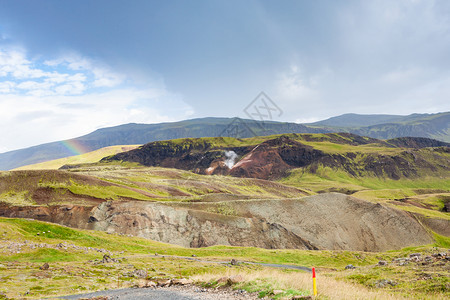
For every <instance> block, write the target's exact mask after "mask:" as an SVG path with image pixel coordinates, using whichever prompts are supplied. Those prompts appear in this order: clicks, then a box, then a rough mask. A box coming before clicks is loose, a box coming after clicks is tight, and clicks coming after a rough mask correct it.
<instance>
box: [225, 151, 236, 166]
mask: <svg viewBox="0 0 450 300" xmlns="http://www.w3.org/2000/svg"><path fill="white" fill-rule="evenodd" d="M225 157H226V159H225V165H226V166H227V167H228V169H231V168H232V167H233V166H234V162H235V161H236V158H237V154H236V152H234V151H232V150H230V151H225Z"/></svg>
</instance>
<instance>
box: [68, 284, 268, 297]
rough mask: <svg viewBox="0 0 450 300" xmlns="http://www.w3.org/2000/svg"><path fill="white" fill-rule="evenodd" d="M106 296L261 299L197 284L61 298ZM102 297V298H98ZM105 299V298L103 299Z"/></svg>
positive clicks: (243, 293) (122, 290)
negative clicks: (205, 287)
mask: <svg viewBox="0 0 450 300" xmlns="http://www.w3.org/2000/svg"><path fill="white" fill-rule="evenodd" d="M96 297H105V298H104V299H108V300H116V299H118V300H131V299H144V300H145V299H152V300H216V299H221V300H222V299H223V300H249V299H259V298H258V297H257V295H256V294H250V293H248V292H246V291H243V290H232V289H204V288H200V287H197V286H192V285H191V286H172V287H165V288H127V289H118V290H108V291H100V292H95V293H89V294H80V295H72V296H65V297H61V299H90V298H94V299H95V298H96ZM98 299H101V298H98ZM102 300H103V299H102Z"/></svg>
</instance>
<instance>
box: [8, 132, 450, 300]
mask: <svg viewBox="0 0 450 300" xmlns="http://www.w3.org/2000/svg"><path fill="white" fill-rule="evenodd" d="M121 147H122V149H125V150H129V149H130V150H129V151H125V152H120V153H113V154H112V155H109V156H107V157H104V158H102V159H100V158H99V157H98V155H90V156H89V155H88V156H86V155H84V158H80V159H78V158H76V157H74V158H71V159H70V160H67V159H64V160H59V161H56V162H51V161H50V162H47V163H42V164H40V165H39V166H38V167H36V166H30V167H27V166H24V167H22V168H21V169H20V170H16V171H5V172H1V173H0V199H1V202H0V216H1V217H2V218H1V219H0V224H3V225H2V226H3V227H4V228H16V227H14V226H19V227H20V226H24V225H23V224H28V225H27V226H28V227H27V229H26V230H25V231H24V229H20V230H19V231H17V232H16V231H15V229H14V230H13V229H11V230H12V231H8V230H9V229H8V230H7V229H5V231H4V235H3V238H2V243H4V245H3V247H4V248H3V249H5V251H6V249H11V247H13V249H16V250H14V251H13V252H8V251H10V250H7V252H6V253H5V254H4V256H3V258H2V259H3V260H4V261H5V262H8V264H7V266H5V265H4V268H5V270H9V271H8V274H10V275H8V276H10V277H8V278H11V279H8V280H9V282H10V283H11V284H13V282H14V280H15V279H13V278H16V277H15V276H16V275H14V274H16V273H15V271H14V270H17V271H18V270H19V269H23V268H25V269H29V270H30V272H31V273H29V275H27V276H31V277H30V278H33V276H34V275H33V274H34V273H33V272H32V270H33V268H35V266H36V262H49V263H52V262H54V264H56V266H57V268H64V269H65V270H66V269H67V268H76V269H78V270H79V272H81V273H82V274H87V273H86V272H90V273H91V274H94V273H95V272H94V271H93V270H91V269H90V268H91V267H89V266H82V265H80V259H81V261H84V260H86V259H90V258H89V257H92V259H93V258H94V257H97V259H98V255H96V254H95V251H94V252H92V253H91V252H90V251H91V250H86V251H85V255H82V257H77V258H76V257H75V256H73V255H72V254H71V253H75V252H77V251H78V250H77V249H78V248H77V247H72V246H70V247H65V248H64V249H59V248H56V251H57V252H55V251H54V250H52V248H53V247H54V246H51V245H56V244H58V243H61V242H62V241H66V242H67V241H68V240H72V241H73V242H74V243H75V244H77V245H86V246H87V245H89V247H94V246H93V245H97V246H95V247H99V245H100V244H102V245H104V246H102V247H106V244H104V242H100V241H98V242H97V241H96V240H97V237H100V236H101V237H102V239H104V238H107V239H108V240H109V239H110V237H111V238H114V239H116V237H117V238H118V239H120V240H121V242H120V244H114V245H115V246H112V247H113V248H111V249H114V251H116V252H114V251H113V252H111V253H112V254H114V253H115V254H114V255H115V256H120V255H122V254H118V253H119V252H121V251H124V253H125V254H126V257H127V258H126V259H127V261H132V262H133V263H132V265H133V268H136V269H140V268H144V269H145V270H146V272H148V274H149V275H148V276H146V278H153V279H152V280H157V278H161V277H162V278H169V279H170V278H177V277H178V278H179V277H180V276H181V277H183V276H188V277H191V278H197V279H196V280H199V281H198V282H199V283H198V284H213V285H214V286H215V285H216V284H217V283H211V282H215V280H217V277H216V276H218V275H214V274H220V273H221V272H222V274H224V273H223V272H225V269H226V267H225V269H223V268H222V267H220V268H211V266H209V265H207V266H206V265H205V266H204V267H201V265H202V264H203V263H200V262H198V263H196V262H192V266H195V267H192V268H187V269H186V270H185V271H181V270H183V269H184V267H180V268H181V269H180V270H179V272H178V271H176V269H171V268H175V265H177V264H179V265H180V266H181V265H185V263H182V261H183V260H182V258H173V259H170V260H169V261H165V260H162V261H161V258H159V257H158V256H156V257H148V258H145V259H144V258H143V257H142V253H144V252H145V253H154V252H163V253H165V254H174V255H177V256H189V255H193V254H195V255H196V256H203V254H202V253H209V254H207V255H206V258H207V260H208V259H211V260H217V259H218V258H219V257H222V258H220V259H219V260H222V261H223V258H226V259H230V260H231V258H237V259H241V260H244V261H250V262H251V261H254V262H267V263H280V262H283V263H288V264H294V265H300V266H308V267H309V266H317V267H319V270H322V271H319V274H320V273H322V274H323V276H325V277H329V278H332V279H330V280H334V281H336V283H333V284H338V285H340V283H339V282H342V284H343V285H345V284H356V289H363V290H364V293H368V295H370V296H368V298H367V299H379V298H381V299H390V298H389V297H394V298H395V297H402V295H406V293H407V290H409V289H410V288H411V287H414V289H416V292H415V293H416V294H415V295H416V296H417V297H418V298H420V297H422V296H421V295H425V293H426V292H425V291H426V290H428V291H431V292H432V295H434V296H433V297H434V298H435V299H441V298H442V297H444V298H445V294H446V293H447V292H448V285H449V283H448V278H449V277H448V276H449V273H448V263H446V260H445V259H444V260H436V266H435V263H434V262H432V263H431V264H429V263H426V264H424V265H422V264H421V263H422V260H421V261H420V262H419V263H417V264H416V263H413V264H411V263H410V264H409V265H408V266H406V267H404V268H402V267H400V266H399V265H398V263H394V260H395V259H400V258H401V257H403V256H404V255H409V254H411V253H415V252H417V251H419V252H421V253H422V255H423V257H425V256H430V255H431V254H433V255H434V254H436V253H438V252H439V251H440V252H442V253H446V248H448V247H450V232H449V228H450V215H449V212H448V211H449V203H450V188H449V187H450V176H449V173H450V168H449V166H450V151H449V147H448V144H446V143H444V142H439V141H434V140H430V139H420V138H408V139H404V138H402V139H393V140H377V139H373V138H367V137H360V136H357V135H353V134H349V133H339V134H338V133H326V134H282V135H273V136H264V137H252V138H245V139H236V138H230V137H218V138H198V139H178V140H169V141H161V142H151V143H148V144H145V145H143V146H140V147H136V146H133V147H131V146H130V147H131V148H126V147H127V146H121ZM100 153H106V152H100ZM230 153H233V155H231V154H230ZM106 155H108V154H106ZM71 162H72V164H71ZM25 219H28V221H25ZM21 220H24V221H21ZM32 220H34V221H32ZM2 222H3V223H2ZM23 222H25V223H23ZM42 222H44V223H42ZM45 222H50V223H45ZM51 223H53V224H59V225H51ZM60 225H62V226H68V227H58V226H60ZM11 226H12V227H11ZM42 226H44V227H45V226H49V227H48V228H50V227H51V228H52V229H51V230H49V231H48V233H50V235H49V234H48V233H46V230H40V229H39V230H38V229H37V228H41V227H42ZM21 228H22V227H21ZM59 228H61V229H59ZM69 228H74V229H69ZM30 230H31V231H30ZM36 230H37V232H35V231H36ZM61 230H62V231H67V230H69V231H67V232H71V233H70V236H74V237H75V236H77V235H79V234H81V232H83V233H82V235H87V236H95V238H92V237H89V238H88V239H87V240H86V241H84V242H83V240H84V238H82V239H81V240H78V239H75V240H73V239H72V238H69V239H66V238H64V237H63V236H59V235H58V236H54V235H53V233H52V232H53V231H56V232H59V231H61ZM80 230H81V231H80ZM86 230H88V231H86ZM13 232H15V233H13ZM27 232H28V233H27ZM32 232H34V233H32ZM39 232H43V234H41V233H39ZM30 240H32V241H34V240H36V241H44V242H45V243H46V244H48V246H44V248H45V249H47V248H49V249H48V250H45V251H44V249H40V248H39V247H37V248H36V246H33V247H31V248H30V245H32V244H29V242H30ZM13 241H14V242H13ZM18 241H22V242H18ZM25 241H27V242H25ZM14 243H18V244H14ZM33 243H35V242H33ZM99 243H100V244H99ZM107 243H110V242H107ZM122 243H124V244H123V245H122ZM129 243H131V244H132V245H134V246H132V247H131V248H130V246H126V245H131V244H129ZM153 243H156V244H153ZM158 243H165V244H158ZM8 245H9V246H8ZM12 245H16V246H12ZM151 245H158V246H157V247H158V250H154V249H155V248H154V247H156V246H151ZM71 247H72V248H71ZM95 247H94V248H95ZM152 247H153V248H152ZM170 249H173V250H170ZM264 249H266V250H264ZM42 251H44V252H45V253H44V252H42ZM58 251H59V252H58ZM74 251H75V252H74ZM108 251H112V250H108ZM142 251H143V252H142ZM255 251H256V252H255ZM265 251H266V252H265ZM436 251H437V252H436ZM440 252H439V253H440ZM100 253H102V252H100ZM108 253H109V252H108ZM188 253H189V254H188ZM257 253H259V254H257ZM262 253H265V254H262ZM270 253H273V255H272V254H270ZM61 255H62V256H61ZM445 255H448V257H450V253H449V254H445ZM445 255H444V258H445V257H446V256H445ZM137 257H140V259H139V260H136V259H137ZM338 257H341V258H338ZM430 257H431V256H430ZM30 259H31V260H30ZM141 259H142V260H141ZM378 260H387V261H389V263H388V264H387V267H375V268H374V267H373V265H374V264H376V263H377V262H378ZM143 261H148V262H147V263H144V264H143V263H142V262H143ZM156 261H158V262H156ZM32 262H35V264H34V265H33V263H32ZM391 262H392V263H391ZM30 263H31V264H30ZM155 264H156V265H158V266H160V267H158V268H162V269H166V270H171V271H168V272H165V271H163V272H160V271H155V272H154V273H152V271H149V270H150V269H152V268H153V269H155V267H149V266H150V265H155ZM348 264H354V265H356V266H358V268H357V269H356V270H355V271H351V273H350V271H348V270H344V269H343V267H345V266H346V265H348ZM171 265H172V267H171ZM419 266H420V267H419ZM261 268H265V267H255V266H251V265H250V266H247V265H245V264H244V265H241V266H240V267H237V269H235V270H234V271H233V272H236V274H240V276H242V277H243V278H248V279H245V280H244V282H243V283H242V284H241V285H242V286H243V287H244V285H245V288H246V289H248V290H252V291H253V290H259V291H265V292H264V293H265V294H267V295H268V296H270V293H272V292H271V291H273V289H275V288H276V287H273V285H272V284H271V285H269V286H267V287H266V288H264V287H262V286H261V281H260V280H262V279H261V278H263V277H264V276H262V275H258V276H257V275H255V274H259V273H258V272H263V273H264V272H267V271H262V270H261ZM320 268H323V269H320ZM417 268H419V269H421V270H422V269H423V272H424V273H426V274H434V275H430V276H431V277H432V278H434V279H432V280H431V281H427V285H422V281H421V280H419V281H417V282H415V283H412V282H410V281H409V280H408V278H410V277H411V276H413V277H414V276H415V275H412V274H413V273H412V272H413V270H414V269H417ZM427 268H432V270H433V271H432V273H429V272H430V270H431V269H430V270H428V271H426V270H425V269H427ZM125 269H126V267H125V264H124V263H120V262H118V263H117V264H116V265H115V266H114V267H113V268H112V269H111V270H114V272H116V273H117V272H119V273H120V274H125V273H127V272H133V270H131V271H130V270H128V271H125ZM400 269H402V274H404V275H401V276H400V275H395V276H394V274H396V272H398V271H399V270H400ZM55 270H56V269H55ZM58 270H59V269H58ZM61 270H62V269H61ZM88 270H89V271H88ZM155 270H156V269H155ZM58 272H60V271H58ZM77 272H78V271H77ZM77 272H75V273H74V272H70V274H72V275H61V276H63V277H64V278H73V276H78V275H76V274H77ZM93 272H94V273H93ZM177 272H178V273H177ZM270 272H272V271H270ZM273 272H278V273H277V275H276V276H279V277H280V278H284V279H283V280H281V281H280V282H279V283H277V284H279V285H283V286H285V285H286V284H288V283H287V282H288V281H289V280H291V279H289V278H291V277H290V276H300V277H301V276H304V275H302V274H301V272H302V271H273ZM286 272H287V273H286ZM292 272H294V273H292ZM47 273H48V272H47ZM47 273H46V274H47ZM63 273H64V272H63ZM81 273H80V274H81ZM160 273H161V274H162V273H164V275H159V274H160ZM108 274H110V272H109V273H108ZM151 274H153V275H151ZM206 274H208V275H206ZM251 274H253V275H251ZM375 274H376V275H375ZM436 274H439V276H437V275H436ZM46 276H47V277H45V276H44V277H42V278H39V277H38V278H37V281H36V282H40V284H42V282H43V281H45V280H47V279H45V278H52V277H53V276H56V275H55V274H54V272H52V274H47V275H46ZM58 276H60V275H58ZM92 276H93V275H89V276H88V277H87V278H91V279H89V280H88V281H87V282H92V280H94V277H92ZM104 276H110V275H106V273H105V274H103V273H101V274H100V273H99V275H98V276H96V277H95V278H105V277H104ZM252 276H257V277H256V278H255V277H252ZM386 276H387V277H389V278H394V277H395V278H396V279H395V280H396V284H395V285H389V284H388V285H384V286H383V287H380V286H379V282H381V280H384V277H386ZM402 276H404V277H402ZM427 276H428V275H427ZM436 276H437V277H436ZM119 277H120V275H119ZM27 278H28V277H27ZM124 278H125V277H123V279H122V280H123V281H124V283H123V284H124V285H123V286H131V285H133V284H136V282H137V281H136V280H138V278H135V277H131V278H130V279H129V280H128V279H124ZM133 278H134V279H133ZM252 278H253V279H252ZM102 280H103V279H102ZM305 280H306V279H305ZM392 280H393V279H392ZM94 281H95V280H94ZM32 282H34V281H30V285H29V288H28V289H30V288H32V287H33V284H32ZM61 282H63V281H61ZM83 282H84V281H83ZM108 282H109V283H108ZM125 282H126V284H125ZM133 282H134V283H133ZM202 282H203V283H202ZM208 282H209V283H208ZM346 282H347V283H346ZM397 283H398V284H397ZM105 284H106V285H107V284H109V286H111V285H112V284H113V281H110V280H107V279H106V278H105V281H104V282H103V281H102V283H100V284H93V283H86V284H85V285H87V286H88V287H86V290H89V291H93V290H96V289H98V288H99V287H101V286H102V287H103V286H105ZM430 284H431V285H430ZM219 285H220V284H219ZM255 285H256V286H258V288H256V287H255ZM57 286H58V287H56V286H55V287H54V289H53V290H52V289H46V288H43V289H41V290H39V289H33V292H31V290H29V291H28V293H29V295H30V296H32V295H34V296H36V297H38V296H39V295H44V294H45V293H49V292H51V291H55V289H60V290H59V291H60V292H58V293H62V294H64V293H67V292H68V291H69V290H67V289H66V288H64V287H63V286H62V285H61V286H60V285H58V284H57ZM80 286H82V285H80ZM239 286H240V285H239V284H237V285H236V286H235V288H238V287H239ZM305 289H306V290H305ZM366 289H368V290H366ZM46 291H47V292H46ZM72 291H73V292H81V291H84V290H83V289H72ZM296 291H297V292H295V293H300V294H302V293H306V294H308V293H310V292H308V288H307V284H306V283H304V284H303V285H302V287H301V288H300V287H298V286H297V290H296ZM24 292H26V291H25V290H24ZM327 292H329V291H322V293H323V294H321V295H322V296H321V297H324V299H326V298H327V297H331V299H341V298H339V297H340V296H339V297H338V296H326V295H327ZM359 292H362V291H359ZM359 292H358V293H359ZM338 293H339V292H338ZM371 293H374V294H373V295H372V294H371ZM377 293H381V294H382V295H381V294H377ZM383 293H386V294H383ZM8 295H9V296H11V295H13V294H11V292H8ZM282 295H284V296H283V297H288V294H280V296H279V297H278V296H277V297H275V298H277V299H278V298H280V297H282ZM377 295H378V296H377ZM380 295H381V296H380ZM14 297H16V296H14ZM355 297H356V296H355ZM371 297H373V298H371ZM356 298H357V297H356ZM356 298H355V299H356ZM394 298H393V299H394ZM280 299H281V298H280Z"/></svg>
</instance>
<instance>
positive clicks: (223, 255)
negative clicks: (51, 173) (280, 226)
mask: <svg viewBox="0 0 450 300" xmlns="http://www.w3.org/2000/svg"><path fill="white" fill-rule="evenodd" d="M37 233H40V234H39V235H37ZM435 238H436V241H437V242H436V244H435V245H429V246H421V247H409V248H405V249H402V250H395V251H387V252H384V253H370V252H354V251H306V250H289V249H284V250H281V249H277V250H271V249H260V248H252V247H230V246H213V247H207V248H197V249H191V248H183V247H179V246H174V245H168V244H163V243H159V242H154V241H151V240H146V239H143V238H137V237H127V236H120V235H116V234H107V233H105V232H99V231H87V230H77V229H72V228H67V227H64V226H59V225H55V224H50V223H45V222H39V221H32V220H25V219H5V218H0V261H1V264H0V279H1V280H0V291H3V292H4V293H6V295H8V297H17V298H19V297H22V296H23V295H24V294H25V293H27V292H28V295H27V296H28V297H31V298H40V297H44V296H56V295H63V294H70V293H80V292H88V291H94V290H99V289H104V288H117V285H118V283H117V276H119V286H120V287H126V286H132V285H133V284H135V283H136V282H137V280H138V279H137V278H134V277H132V276H131V277H130V275H129V274H132V273H133V271H134V270H137V269H144V270H146V271H147V272H148V274H149V275H148V276H149V278H150V277H152V278H158V277H162V278H174V277H191V278H192V279H194V280H196V281H198V282H199V284H203V285H210V286H215V285H216V284H217V279H218V278H220V277H222V276H231V275H241V276H242V277H243V278H244V281H243V282H241V283H239V284H237V285H235V286H234V288H242V289H246V290H249V291H257V292H258V293H260V294H261V295H268V296H270V297H275V299H281V298H283V297H287V296H292V295H306V294H310V293H311V279H310V274H308V273H303V272H301V271H295V270H291V271H283V270H276V269H271V268H266V267H262V266H257V265H248V264H240V265H238V266H232V267H227V266H226V265H223V264H217V263H208V262H207V261H211V262H213V261H230V260H231V258H235V259H237V260H238V261H253V262H266V263H280V264H295V265H302V266H310V267H311V266H316V267H317V268H318V287H319V298H318V299H362V298H361V297H363V298H364V299H398V298H401V297H402V296H405V295H407V294H408V289H409V290H410V292H409V296H411V295H414V298H417V299H421V297H422V298H424V299H425V298H426V297H427V296H429V295H431V296H430V299H444V298H445V293H446V292H448V290H446V289H445V286H446V284H447V283H448V282H447V281H446V280H445V278H444V279H443V278H441V277H442V276H441V277H439V276H437V275H436V278H435V279H432V280H429V281H427V282H423V280H419V281H411V280H410V279H409V278H414V276H418V275H417V267H415V265H411V266H407V267H398V268H397V267H389V268H380V267H376V266H375V265H376V263H377V262H378V260H380V259H382V260H386V261H391V260H392V259H394V258H398V257H405V256H408V255H409V254H410V253H415V252H420V253H430V251H442V248H441V250H439V249H438V248H433V247H449V246H450V240H449V238H448V237H443V236H439V235H435ZM24 241H27V243H26V244H28V245H31V244H35V245H44V246H42V247H36V248H34V249H32V248H30V247H27V246H23V247H22V248H20V249H19V250H14V247H12V248H11V246H10V247H5V245H11V243H13V244H14V243H15V244H20V243H22V245H26V244H25V243H24ZM60 243H63V244H64V245H68V246H67V247H66V248H64V247H62V248H58V247H57V246H55V245H58V244H60ZM70 245H73V246H70ZM8 249H10V250H8ZM98 249H105V250H106V251H109V253H111V255H112V256H113V257H122V259H121V262H119V263H113V264H96V263H94V261H95V260H96V259H97V260H99V259H101V257H102V255H103V253H102V252H100V253H99V252H98ZM17 252H19V253H17ZM154 253H158V254H159V255H158V256H154V255H153V254H154ZM192 255H196V256H197V258H198V259H200V260H205V262H202V261H193V260H187V259H183V258H180V257H179V256H181V257H191V256H192ZM424 255H425V254H424ZM44 262H47V263H49V264H50V269H49V270H48V271H41V270H39V266H41V265H42V263H44ZM347 264H353V265H355V266H357V269H356V270H350V271H349V270H344V267H345V265H347ZM433 270H434V272H435V273H436V272H438V273H439V274H441V275H444V277H445V276H447V275H448V270H447V271H444V269H442V270H438V269H433ZM425 271H426V272H428V271H427V270H425ZM445 272H447V273H445ZM127 274H128V275H127ZM446 274H447V275H446ZM385 278H388V279H392V280H395V281H397V282H399V283H400V285H399V286H396V288H390V287H387V288H382V289H379V288H375V287H374V286H373V285H374V283H375V282H376V281H377V280H381V279H385ZM74 282H76V284H74ZM279 289H280V290H282V291H283V292H282V293H280V294H278V295H273V291H274V290H279ZM358 295H360V296H358Z"/></svg>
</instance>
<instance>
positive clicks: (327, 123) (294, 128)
mask: <svg viewBox="0 0 450 300" xmlns="http://www.w3.org/2000/svg"><path fill="white" fill-rule="evenodd" d="M327 132H349V133H354V134H357V135H361V136H368V137H372V138H377V139H392V138H397V137H424V138H431V139H437V140H440V141H445V142H450V112H445V113H438V114H412V115H409V116H398V115H358V114H345V115H342V116H338V117H333V118H330V119H328V120H324V121H320V122H316V123H312V124H296V123H287V122H274V121H266V122H261V121H254V120H245V119H239V118H202V119H193V120H186V121H180V122H173V123H160V124H134V123H132V124H125V125H120V126H115V127H109V128H103V129H98V130H96V131H94V132H92V133H90V134H87V135H85V136H81V137H78V138H74V139H71V140H66V141H58V142H53V143H48V144H43V145H38V146H34V147H30V148H25V149H20V150H15V151H10V152H6V153H1V154H0V170H10V169H14V168H18V167H21V166H25V165H30V164H36V163H40V162H45V161H49V160H54V159H58V158H64V157H69V156H73V155H76V154H83V153H87V152H90V151H94V150H97V149H101V148H104V147H108V146H115V145H136V144H140V145H142V144H145V143H148V142H152V141H162V140H170V139H179V138H199V137H218V136H228V137H238V138H247V137H252V136H267V135H273V134H284V133H327ZM74 149H75V150H76V151H74Z"/></svg>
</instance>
